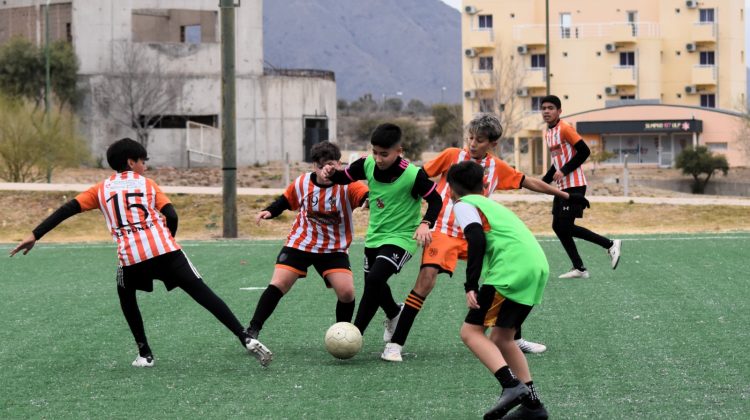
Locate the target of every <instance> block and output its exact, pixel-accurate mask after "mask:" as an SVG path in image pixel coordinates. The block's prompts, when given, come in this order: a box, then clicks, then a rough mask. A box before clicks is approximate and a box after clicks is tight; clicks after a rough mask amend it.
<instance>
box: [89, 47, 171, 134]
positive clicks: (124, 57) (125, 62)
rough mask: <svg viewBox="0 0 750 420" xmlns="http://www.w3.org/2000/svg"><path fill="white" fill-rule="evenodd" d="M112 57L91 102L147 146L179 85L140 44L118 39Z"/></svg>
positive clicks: (169, 106) (168, 108)
mask: <svg viewBox="0 0 750 420" xmlns="http://www.w3.org/2000/svg"><path fill="white" fill-rule="evenodd" d="M114 57H115V63H114V64H113V66H112V68H111V69H110V72H109V74H108V75H106V76H105V79H104V82H103V83H102V84H101V85H100V86H99V88H98V89H97V90H96V91H95V94H94V102H95V103H97V104H98V106H99V109H100V110H101V111H102V113H103V114H104V116H105V117H106V118H110V119H112V120H113V121H115V122H117V123H118V124H120V125H122V126H124V127H127V128H129V129H133V130H135V134H136V138H137V140H138V142H139V143H141V144H142V145H143V146H144V147H148V141H149V137H150V134H151V130H152V129H153V128H154V127H155V126H156V125H158V124H159V122H161V120H162V118H163V117H164V115H165V114H166V113H167V111H169V110H170V109H172V108H173V107H174V105H175V103H176V102H177V97H178V95H179V89H180V85H179V83H178V80H177V78H175V77H170V76H169V75H168V74H167V71H166V70H165V69H164V68H163V66H162V63H161V60H159V59H158V58H156V59H154V58H151V57H149V56H148V55H147V54H146V50H145V47H143V46H141V45H137V44H133V43H131V42H127V41H124V42H120V43H118V44H116V45H115V49H114Z"/></svg>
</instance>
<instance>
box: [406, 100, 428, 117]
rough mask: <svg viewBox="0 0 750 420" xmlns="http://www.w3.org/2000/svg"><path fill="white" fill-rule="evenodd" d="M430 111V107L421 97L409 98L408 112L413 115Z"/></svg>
mask: <svg viewBox="0 0 750 420" xmlns="http://www.w3.org/2000/svg"><path fill="white" fill-rule="evenodd" d="M429 111H430V109H429V108H427V105H425V104H424V102H422V101H420V100H419V99H411V100H409V103H407V104H406V112H408V113H409V114H411V115H424V114H427V113H428V112H429Z"/></svg>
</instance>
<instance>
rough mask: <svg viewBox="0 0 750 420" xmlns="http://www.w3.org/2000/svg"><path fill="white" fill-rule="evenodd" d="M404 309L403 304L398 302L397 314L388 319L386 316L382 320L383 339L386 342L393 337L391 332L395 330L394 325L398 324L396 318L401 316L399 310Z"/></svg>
mask: <svg viewBox="0 0 750 420" xmlns="http://www.w3.org/2000/svg"><path fill="white" fill-rule="evenodd" d="M403 310H404V304H403V303H399V304H398V315H396V316H394V317H393V319H388V317H386V318H385V321H383V325H385V331H383V341H385V342H386V343H387V342H389V341H391V338H393V334H394V333H395V332H396V326H397V325H398V320H399V319H400V318H401V311H403Z"/></svg>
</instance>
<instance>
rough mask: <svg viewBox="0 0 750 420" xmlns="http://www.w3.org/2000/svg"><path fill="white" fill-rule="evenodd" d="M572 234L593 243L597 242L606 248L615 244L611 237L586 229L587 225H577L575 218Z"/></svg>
mask: <svg viewBox="0 0 750 420" xmlns="http://www.w3.org/2000/svg"><path fill="white" fill-rule="evenodd" d="M571 234H572V235H573V237H576V238H580V239H583V240H584V241H589V242H591V243H595V244H597V245H599V246H600V247H602V248H604V249H609V248H611V247H612V245H613V244H614V242H613V241H612V240H611V239H609V238H605V237H604V236H602V235H599V234H598V233H594V232H592V231H590V230H588V229H586V228H585V227H582V226H578V225H576V224H575V220H573V226H572V228H571Z"/></svg>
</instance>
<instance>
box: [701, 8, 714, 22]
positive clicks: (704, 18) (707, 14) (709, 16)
mask: <svg viewBox="0 0 750 420" xmlns="http://www.w3.org/2000/svg"><path fill="white" fill-rule="evenodd" d="M699 12H700V20H699V22H700V23H713V22H714V9H700V11H699Z"/></svg>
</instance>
